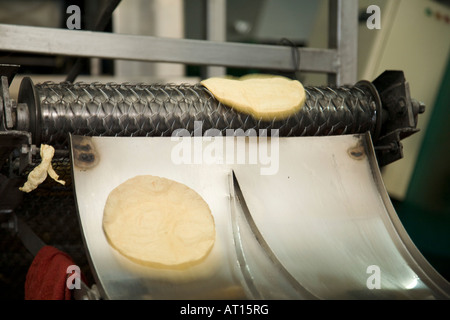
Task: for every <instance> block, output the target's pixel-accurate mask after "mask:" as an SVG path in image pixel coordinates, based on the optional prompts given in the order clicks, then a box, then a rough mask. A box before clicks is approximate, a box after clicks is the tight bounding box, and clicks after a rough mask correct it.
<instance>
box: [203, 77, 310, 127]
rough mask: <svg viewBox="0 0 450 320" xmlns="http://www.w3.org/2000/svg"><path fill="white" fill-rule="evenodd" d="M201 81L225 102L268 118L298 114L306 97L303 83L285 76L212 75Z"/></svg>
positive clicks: (264, 118) (263, 118)
mask: <svg viewBox="0 0 450 320" xmlns="http://www.w3.org/2000/svg"><path fill="white" fill-rule="evenodd" d="M201 84H202V85H203V86H205V87H206V88H207V89H208V90H209V91H210V92H211V93H212V94H213V95H214V97H215V98H216V99H217V100H219V101H220V102H221V103H223V104H224V105H227V106H229V107H231V108H233V109H235V110H236V111H238V112H242V113H246V114H250V115H252V116H253V117H255V118H259V119H262V120H266V121H271V120H281V119H285V118H287V117H289V116H290V115H292V114H295V113H297V112H298V111H299V110H300V109H301V107H302V106H303V105H304V103H305V100H306V94H305V89H304V88H303V85H302V84H301V83H300V82H299V81H297V80H291V79H289V78H286V77H282V76H271V75H246V76H243V77H241V78H237V79H233V78H209V79H206V80H203V81H202V82H201Z"/></svg>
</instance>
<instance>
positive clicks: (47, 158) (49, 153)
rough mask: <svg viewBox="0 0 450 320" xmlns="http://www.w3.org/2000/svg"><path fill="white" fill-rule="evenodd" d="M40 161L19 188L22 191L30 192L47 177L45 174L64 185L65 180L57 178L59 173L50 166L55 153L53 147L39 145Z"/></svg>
mask: <svg viewBox="0 0 450 320" xmlns="http://www.w3.org/2000/svg"><path fill="white" fill-rule="evenodd" d="M40 155H41V159H42V160H41V163H40V164H39V165H38V166H37V167H35V168H34V169H33V170H32V171H31V172H30V173H29V174H28V178H27V181H26V182H25V184H24V185H23V186H22V187H20V188H19V190H20V191H23V192H27V193H29V192H31V191H33V190H34V189H36V188H37V187H38V186H39V185H40V184H41V183H42V182H44V181H45V179H46V178H47V174H48V175H49V176H50V178H52V179H53V180H55V181H56V182H58V183H60V184H62V185H65V184H66V182H65V181H63V180H58V179H59V175H58V174H57V173H56V172H55V170H54V169H53V167H52V159H53V156H54V155H55V148H53V147H52V146H49V145H46V144H42V145H41V147H40Z"/></svg>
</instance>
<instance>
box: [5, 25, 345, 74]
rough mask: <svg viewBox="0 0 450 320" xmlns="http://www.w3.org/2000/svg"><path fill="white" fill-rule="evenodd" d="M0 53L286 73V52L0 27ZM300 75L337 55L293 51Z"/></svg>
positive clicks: (322, 68)
mask: <svg viewBox="0 0 450 320" xmlns="http://www.w3.org/2000/svg"><path fill="white" fill-rule="evenodd" d="M0 34H1V37H0V48H1V49H2V50H8V51H16V52H30V53H39V54H47V55H66V56H78V57H90V58H103V59H118V60H135V61H155V62H170V63H185V64H195V65H209V66H227V67H237V68H260V69H268V70H269V69H272V70H280V71H292V70H293V66H292V58H291V56H292V52H291V50H292V48H290V47H286V46H276V45H257V44H244V43H233V42H215V41H207V40H190V39H172V38H160V37H151V36H138V35H125V34H116V33H104V32H91V31H83V30H65V29H55V28H43V27H30V26H18V25H6V24H0ZM298 50H299V55H300V56H301V57H302V58H301V61H300V70H303V71H309V72H322V73H335V72H336V71H337V59H338V56H337V51H336V50H332V49H315V48H299V49H298Z"/></svg>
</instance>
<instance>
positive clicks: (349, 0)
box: [328, 0, 358, 86]
mask: <svg viewBox="0 0 450 320" xmlns="http://www.w3.org/2000/svg"><path fill="white" fill-rule="evenodd" d="M328 28H329V32H328V34H329V39H328V47H329V48H330V49H336V50H337V54H338V60H339V64H338V66H337V72H335V73H330V74H329V76H328V84H330V85H332V84H334V85H337V86H341V85H347V84H353V83H355V82H356V81H357V67H358V60H357V59H358V0H345V1H344V0H330V2H329V26H328Z"/></svg>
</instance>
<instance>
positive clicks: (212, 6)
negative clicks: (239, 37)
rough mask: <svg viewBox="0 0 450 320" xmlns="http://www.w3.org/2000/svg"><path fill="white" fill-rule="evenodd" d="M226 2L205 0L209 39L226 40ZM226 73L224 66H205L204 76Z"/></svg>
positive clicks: (222, 0) (218, 75) (219, 75)
mask: <svg viewBox="0 0 450 320" xmlns="http://www.w3.org/2000/svg"><path fill="white" fill-rule="evenodd" d="M226 12H227V2H226V0H208V1H206V39H207V40H209V41H220V42H225V41H227V37H226V33H227V13H226ZM225 74H226V69H225V68H224V67H217V66H212V67H207V68H206V77H207V78H210V77H221V76H224V75H225Z"/></svg>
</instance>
